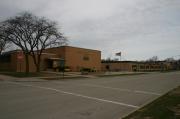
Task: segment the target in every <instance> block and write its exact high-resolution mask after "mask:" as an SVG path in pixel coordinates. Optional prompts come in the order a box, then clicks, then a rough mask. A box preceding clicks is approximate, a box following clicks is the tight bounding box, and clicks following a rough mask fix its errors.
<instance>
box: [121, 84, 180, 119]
mask: <svg viewBox="0 0 180 119" xmlns="http://www.w3.org/2000/svg"><path fill="white" fill-rule="evenodd" d="M177 114H179V116H178V115H177ZM123 119H180V86H179V87H178V88H176V89H174V90H172V91H170V92H169V93H167V94H165V95H164V96H162V97H160V98H158V99H157V100H155V101H154V102H152V103H150V104H148V105H146V106H144V107H143V108H141V109H139V110H137V111H135V112H134V113H132V114H130V115H129V116H127V117H125V118H123Z"/></svg>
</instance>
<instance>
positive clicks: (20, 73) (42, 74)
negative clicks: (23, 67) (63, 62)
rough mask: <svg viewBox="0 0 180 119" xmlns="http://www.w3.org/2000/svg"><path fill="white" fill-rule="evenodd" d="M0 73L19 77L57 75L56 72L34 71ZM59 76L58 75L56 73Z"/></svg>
mask: <svg viewBox="0 0 180 119" xmlns="http://www.w3.org/2000/svg"><path fill="white" fill-rule="evenodd" d="M0 74H3V75H8V76H13V77H19V78H23V77H45V76H48V77H49V76H57V75H56V74H52V73H42V72H40V73H36V72H33V73H32V72H30V73H28V74H26V73H25V72H0ZM58 76H59V75H58Z"/></svg>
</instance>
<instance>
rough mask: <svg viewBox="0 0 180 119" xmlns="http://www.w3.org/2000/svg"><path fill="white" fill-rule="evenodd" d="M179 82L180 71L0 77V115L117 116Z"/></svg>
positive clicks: (26, 118)
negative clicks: (83, 76)
mask: <svg viewBox="0 0 180 119" xmlns="http://www.w3.org/2000/svg"><path fill="white" fill-rule="evenodd" d="M179 85H180V72H171V73H154V74H146V75H136V76H121V77H108V78H107V77H106V78H94V79H92V78H91V79H74V80H59V81H57V80H56V81H46V80H37V79H36V80H30V81H28V80H22V79H21V80H16V81H13V80H12V81H5V80H4V81H0V118H1V119H120V118H121V117H123V116H125V115H127V114H129V113H130V112H132V111H134V110H137V109H139V108H140V107H142V106H143V105H145V104H147V103H149V102H151V101H152V100H154V99H156V98H158V97H159V96H161V95H162V94H164V93H166V92H168V91H169V90H171V89H173V88H175V87H177V86H179Z"/></svg>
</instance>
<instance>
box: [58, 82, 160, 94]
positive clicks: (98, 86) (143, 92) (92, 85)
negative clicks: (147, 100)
mask: <svg viewBox="0 0 180 119" xmlns="http://www.w3.org/2000/svg"><path fill="white" fill-rule="evenodd" d="M55 83H63V84H66V83H64V82H55ZM71 84H74V85H81V86H90V87H97V88H106V89H111V90H118V91H126V92H133V93H141V94H148V95H158V96H159V95H161V94H159V93H154V92H149V91H141V90H130V89H122V88H113V87H109V86H102V85H94V84H76V83H71Z"/></svg>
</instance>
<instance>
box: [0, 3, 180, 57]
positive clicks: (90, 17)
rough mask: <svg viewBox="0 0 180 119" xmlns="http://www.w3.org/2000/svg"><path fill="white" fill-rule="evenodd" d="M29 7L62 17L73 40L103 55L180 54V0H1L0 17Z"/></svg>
mask: <svg viewBox="0 0 180 119" xmlns="http://www.w3.org/2000/svg"><path fill="white" fill-rule="evenodd" d="M23 11H30V12H32V13H34V14H35V15H38V16H45V17H47V18H49V19H51V20H55V21H57V22H58V23H59V26H60V27H61V31H62V32H63V33H64V34H65V36H67V37H68V39H69V45H72V46H78V47H84V48H90V49H97V50H101V51H102V58H107V57H111V58H117V57H116V56H115V53H117V52H120V51H121V52H122V59H124V60H145V59H148V58H150V57H152V56H158V57H159V59H164V58H167V57H172V56H174V57H175V58H180V57H178V56H177V55H180V0H0V21H2V20H4V19H6V18H8V17H10V16H14V15H16V14H18V13H20V12H23Z"/></svg>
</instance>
